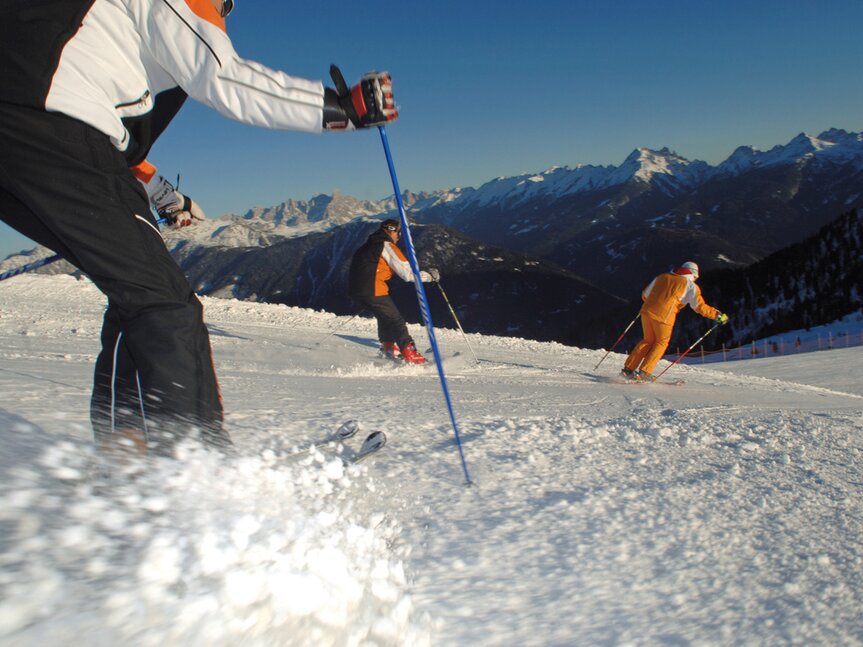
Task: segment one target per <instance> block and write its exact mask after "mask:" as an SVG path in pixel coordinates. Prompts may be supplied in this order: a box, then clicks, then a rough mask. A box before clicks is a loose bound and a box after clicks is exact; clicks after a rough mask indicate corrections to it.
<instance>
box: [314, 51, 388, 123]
mask: <svg viewBox="0 0 863 647" xmlns="http://www.w3.org/2000/svg"><path fill="white" fill-rule="evenodd" d="M330 76H331V77H332V78H333V83H335V85H336V89H335V90H333V89H332V88H324V116H323V124H324V129H325V130H346V129H350V128H370V127H372V126H382V125H385V124H387V123H389V122H390V121H395V120H396V119H397V118H398V116H399V112H398V110H396V107H395V103H394V102H393V82H392V79H391V78H390V75H389V72H369V73H368V74H366V75H364V76H363V78H361V79H360V82H359V83H357V84H356V85H355V86H354V87H353V88H348V84H347V83H345V79H344V77H343V76H342V73H341V71H340V70H339V68H338V67H336V66H335V65H331V66H330Z"/></svg>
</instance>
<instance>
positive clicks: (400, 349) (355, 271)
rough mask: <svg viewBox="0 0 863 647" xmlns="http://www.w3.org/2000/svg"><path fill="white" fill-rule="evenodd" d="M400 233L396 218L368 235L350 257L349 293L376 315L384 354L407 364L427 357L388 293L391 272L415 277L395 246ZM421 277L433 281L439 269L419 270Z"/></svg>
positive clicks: (405, 277) (421, 361)
mask: <svg viewBox="0 0 863 647" xmlns="http://www.w3.org/2000/svg"><path fill="white" fill-rule="evenodd" d="M400 235H401V225H400V224H399V221H398V220H391V219H389V220H384V221H383V222H382V223H381V226H380V227H379V228H378V229H377V230H376V231H375V232H374V233H373V234H372V235H371V236H369V238H368V240H367V241H366V242H365V243H364V244H363V246H362V247H360V248H359V249H358V250H357V251H356V253H355V254H354V256H353V259H351V268H350V273H349V275H348V294H349V295H350V297H351V299H353V300H354V301H355V302H356V303H358V304H359V305H361V306H362V307H363V308H367V309H368V310H370V311H371V312H372V314H374V316H375V319H377V321H378V339H379V340H380V342H381V352H382V353H383V354H384V355H386V356H387V357H390V358H392V359H398V358H401V359H403V360H404V361H405V362H407V363H408V364H425V363H426V358H425V357H423V356H422V355H420V353H419V352H418V351H417V349H416V345H415V344H414V340H413V339H412V338H411V336H410V334H409V333H408V327H407V324H406V323H405V320H404V318H403V317H402V315H401V313H400V312H399V309H398V308H397V307H396V304H395V302H394V301H393V300H392V297H390V288H389V285H388V284H387V282H388V281H389V280H390V279H391V278H392V276H393V272H395V273H396V274H398V276H399V277H400V278H401V279H403V280H405V281H410V282H413V280H414V275H413V272H412V271H411V266H410V263H408V261H407V259H406V258H405V255H404V254H403V253H402V251H401V250H400V249H399V248H398V247H397V246H396V243H397V242H398V240H399V236H400ZM420 278H421V279H422V282H423V283H428V282H430V281H434V282H436V281H438V280H439V279H440V273H439V272H438V271H437V270H436V269H429V271H428V272H420Z"/></svg>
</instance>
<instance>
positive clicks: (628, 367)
mask: <svg viewBox="0 0 863 647" xmlns="http://www.w3.org/2000/svg"><path fill="white" fill-rule="evenodd" d="M696 280H698V265H696V264H695V263H693V262H692V261H687V262H686V263H683V265H681V266H680V267H678V268H677V269H674V270H672V271H671V272H667V273H666V274H660V275H659V276H657V277H656V278H655V279H653V280H652V281H651V282H650V285H648V286H647V287H646V288H644V291H643V292H642V293H641V299H642V301H644V305H642V306H641V326H642V328H643V329H644V339H642V340H641V341H640V342H638V344H636V346H635V348H634V349H633V350H632V352H631V353H630V354H629V357H628V358H627V359H626V362H625V363H624V365H623V370H622V371H621V375H623V377H625V378H626V379H628V380H645V381H649V380H652V379H653V369H654V368H655V367H656V365H657V364H658V363H659V360H660V359H661V358H662V356H663V355H664V354H665V349H666V348H668V342H669V341H670V340H671V332H672V330H674V320H675V319H676V318H677V313H678V312H680V311H681V310H683V308H684V307H685V306H687V305H688V306H689V307H690V308H692V309H693V310H695V312H697V313H698V314H700V315H701V316H702V317H706V318H707V319H713V320H714V321H716V322H718V323H722V324H724V323H726V322H727V321H728V316H727V315H724V314H722V313H721V312H719V310H717V309H716V308H714V307H712V306H709V305H707V303H705V302H704V299H703V298H702V296H701V288H699V287H698V286H697V285H696V284H695V281H696Z"/></svg>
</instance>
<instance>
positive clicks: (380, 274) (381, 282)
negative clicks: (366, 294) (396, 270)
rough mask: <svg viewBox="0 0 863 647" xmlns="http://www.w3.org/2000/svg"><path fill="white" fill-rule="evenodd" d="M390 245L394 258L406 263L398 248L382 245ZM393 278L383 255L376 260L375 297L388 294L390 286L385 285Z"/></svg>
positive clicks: (391, 269) (391, 245)
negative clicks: (394, 254)
mask: <svg viewBox="0 0 863 647" xmlns="http://www.w3.org/2000/svg"><path fill="white" fill-rule="evenodd" d="M386 245H390V247H391V248H392V249H393V250H394V251H395V253H396V256H398V257H399V260H402V261H404V262H407V260H408V259H407V258H406V257H405V255H404V254H403V253H402V250H400V249H399V248H398V246H396V245H393V244H392V243H384V246H386ZM391 278H393V268H391V267H390V266H389V263H387V262H386V260H384V257H383V254H381V257H380V258H379V259H378V266H377V269H375V296H376V297H383V296H386V295H388V294H389V293H390V286H389V284H387V281H389V280H390V279H391Z"/></svg>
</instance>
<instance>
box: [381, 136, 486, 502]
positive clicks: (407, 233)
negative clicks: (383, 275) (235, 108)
mask: <svg viewBox="0 0 863 647" xmlns="http://www.w3.org/2000/svg"><path fill="white" fill-rule="evenodd" d="M378 130H379V131H380V133H381V142H382V143H383V145H384V153H385V154H386V156H387V165H388V166H389V169H390V178H391V179H392V181H393V191H394V192H395V195H396V203H397V204H398V208H399V218H400V219H401V223H402V234H404V241H405V247H406V248H407V251H408V261H409V262H410V265H411V270H413V274H414V288H415V289H416V293H417V299H418V300H419V306H420V312H421V313H422V317H423V322H424V323H425V326H426V330H427V331H428V336H429V342H430V343H431V347H432V352H433V353H434V360H435V364H437V372H438V376H439V377H440V384H441V388H442V389H443V395H444V400H446V406H447V409H449V417H450V421H451V422H452V428H453V431H454V432H455V443H456V446H457V447H458V453H459V457H460V458H461V467H462V470H464V478H465V481H467V484H468V485H470V483H471V480H470V474H468V471H467V462H466V461H465V458H464V449H463V448H462V444H461V436H460V435H459V432H458V423H457V422H456V419H455V412H454V411H453V408H452V400H451V399H450V395H449V387H447V382H446V376H445V375H444V371H443V362H442V361H441V356H440V349H439V348H438V345H437V338H436V337H435V333H434V324H432V319H431V312H430V311H429V305H428V299H426V293H425V288H424V287H423V282H422V280H421V279H420V267H419V262H418V261H417V255H416V250H415V249H414V243H413V240H412V239H411V230H410V226H409V225H408V218H407V215H406V214H405V205H404V202H403V201H402V192H401V189H399V181H398V178H397V177H396V168H395V165H394V164H393V156H392V153H390V143H389V140H388V139H387V129H386V127H385V126H378Z"/></svg>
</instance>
